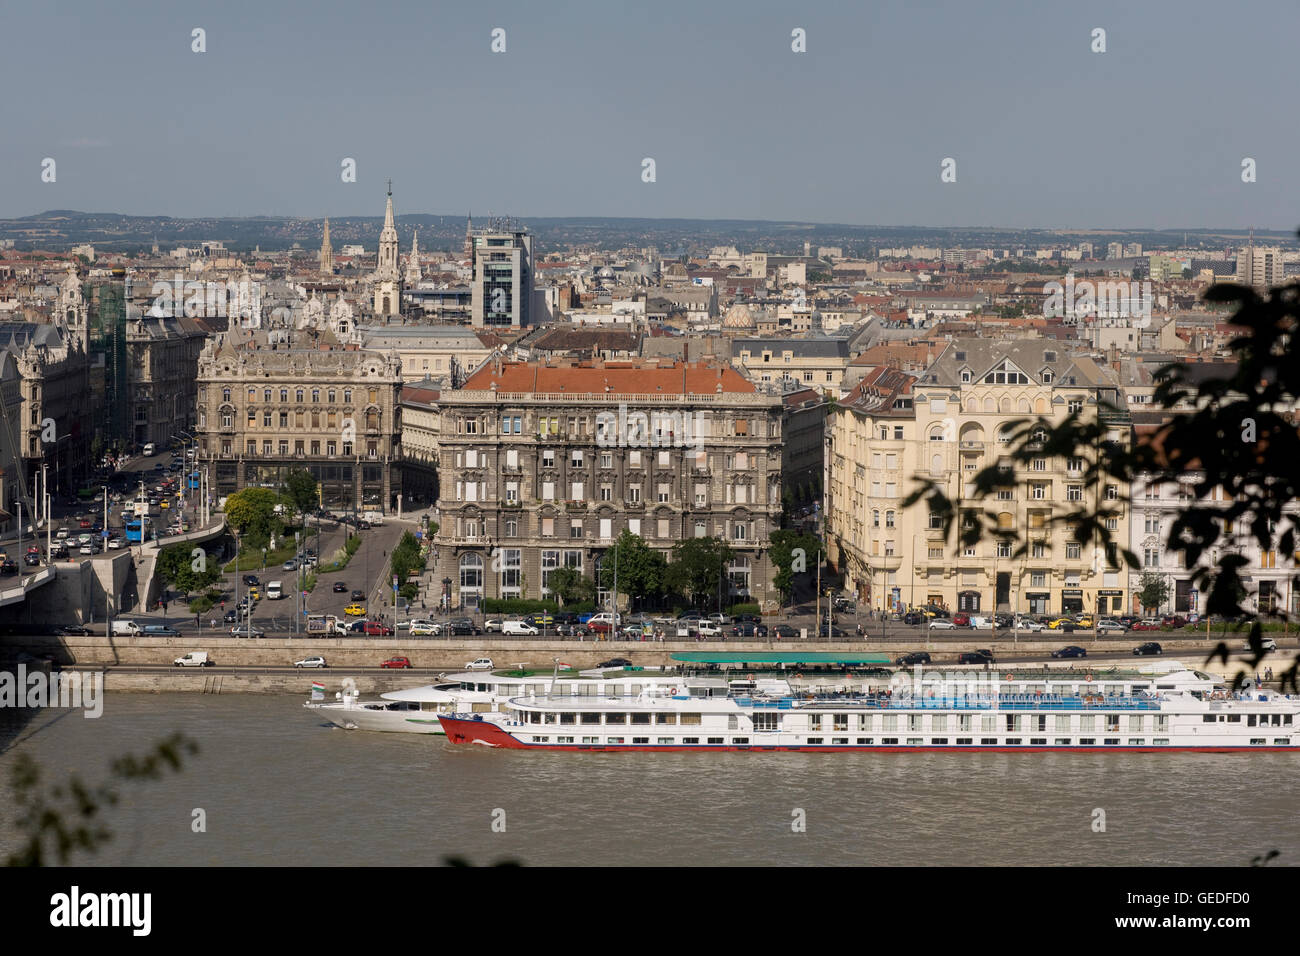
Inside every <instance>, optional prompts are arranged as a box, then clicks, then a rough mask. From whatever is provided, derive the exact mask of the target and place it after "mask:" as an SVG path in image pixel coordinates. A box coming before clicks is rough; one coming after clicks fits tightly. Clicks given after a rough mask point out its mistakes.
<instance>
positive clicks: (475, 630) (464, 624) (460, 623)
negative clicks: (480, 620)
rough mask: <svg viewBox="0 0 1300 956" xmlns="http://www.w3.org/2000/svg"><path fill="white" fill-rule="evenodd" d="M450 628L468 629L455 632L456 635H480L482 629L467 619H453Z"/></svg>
mask: <svg viewBox="0 0 1300 956" xmlns="http://www.w3.org/2000/svg"><path fill="white" fill-rule="evenodd" d="M450 623H451V626H452V627H456V628H469V630H468V631H455V632H454V633H456V634H462V633H464V634H482V633H483V631H482V629H481V628H480V627H479V626H478V625H477V624H475V623H474V622H473V621H471V620H470V619H469V618H467V617H453V618H452V619H451V622H450Z"/></svg>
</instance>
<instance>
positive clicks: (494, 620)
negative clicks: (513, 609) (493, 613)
mask: <svg viewBox="0 0 1300 956" xmlns="http://www.w3.org/2000/svg"><path fill="white" fill-rule="evenodd" d="M504 624H505V619H504V618H500V617H489V618H487V619H485V620H484V621H483V630H484V631H486V632H487V633H488V634H499V633H501V628H502V626H503V625H504Z"/></svg>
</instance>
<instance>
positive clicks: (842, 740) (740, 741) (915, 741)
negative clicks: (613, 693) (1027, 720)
mask: <svg viewBox="0 0 1300 956" xmlns="http://www.w3.org/2000/svg"><path fill="white" fill-rule="evenodd" d="M1121 739H1122V738H1120V737H1103V738H1102V741H1101V745H1102V746H1103V747H1118V746H1119V745H1120V742H1121ZM530 742H531V743H535V744H547V743H550V742H551V738H550V737H546V736H542V737H533V738H532V740H531V741H530ZM555 742H556V743H557V744H573V743H578V740H577V738H574V737H564V736H561V737H556V738H555ZM581 742H582V743H583V744H596V745H604V744H626V743H627V742H628V739H627V738H626V737H605V738H601V737H583V738H582V741H581ZM631 742H632V744H633V745H634V746H635V745H637V744H649V743H650V738H649V737H633V738H632V740H631ZM655 743H656V744H659V745H677V744H682V745H690V744H699V743H701V738H699V737H683V738H681V740H678V739H676V738H674V737H656V738H655ZM703 743H704V745H705V746H719V745H727V744H728V743H730V745H732V746H742V747H745V746H749V745H750V741H749V738H748V737H732V738H731V740H730V742H728V741H727V739H726V738H725V737H706V738H703ZM1290 743H1291V740H1290V738H1289V737H1274V738H1273V746H1275V747H1286V746H1289V745H1290ZM927 744H928V745H929V746H932V747H948V746H956V747H965V746H975V738H973V737H956V738H953V740H952V741H951V743H950V742H949V739H948V738H947V737H933V738H931V739H930V740H926V739H924V738H922V737H908V738H906V739H905V740H904V741H903V743H902V744H901V745H902V746H906V747H924V746H926V745H927ZM804 745H806V746H810V747H815V746H819V745H822V746H825V745H827V744H826V738H825V737H809V738H808V739H807V740H806V741H804ZM854 745H856V746H859V747H873V746H876V742H875V738H874V737H857V738H855V739H854V740H853V741H852V742H850V740H849V738H848V737H832V738H831V739H830V744H829V746H832V747H848V746H854ZM899 745H900V744H899V738H898V737H881V738H880V746H883V747H890V746H899ZM1047 745H1048V744H1047V738H1046V737H1030V738H1029V743H1028V746H1030V747H1046V746H1047ZM1151 745H1152V746H1154V747H1168V746H1169V738H1167V737H1156V738H1155V739H1153V740H1152V741H1151ZM1250 745H1251V746H1253V747H1265V746H1267V745H1268V740H1267V738H1265V737H1252V738H1251V741H1250ZM979 746H981V747H996V746H1002V747H1023V746H1026V744H1025V741H1024V738H1023V737H1007V738H1004V739H1003V740H1001V741H999V740H998V738H997V737H981V738H980V742H979ZM1052 746H1055V747H1076V746H1077V747H1095V746H1097V738H1095V737H1080V738H1078V739H1077V740H1074V739H1071V738H1069V737H1056V738H1054V739H1053V742H1052ZM1127 746H1129V747H1145V746H1147V742H1146V739H1145V738H1143V737H1130V738H1128V743H1127Z"/></svg>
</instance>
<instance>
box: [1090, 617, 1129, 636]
mask: <svg viewBox="0 0 1300 956" xmlns="http://www.w3.org/2000/svg"><path fill="white" fill-rule="evenodd" d="M1127 630H1128V628H1127V627H1125V626H1124V625H1123V624H1121V623H1120V622H1119V621H1110V620H1101V621H1098V622H1097V633H1098V634H1101V633H1103V632H1105V631H1117V632H1119V633H1120V634H1123V633H1124V632H1125V631H1127Z"/></svg>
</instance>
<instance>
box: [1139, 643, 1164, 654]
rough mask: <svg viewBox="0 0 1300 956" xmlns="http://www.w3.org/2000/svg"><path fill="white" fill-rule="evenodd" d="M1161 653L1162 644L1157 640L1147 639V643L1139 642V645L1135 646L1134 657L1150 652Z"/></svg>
mask: <svg viewBox="0 0 1300 956" xmlns="http://www.w3.org/2000/svg"><path fill="white" fill-rule="evenodd" d="M1159 653H1161V650H1160V645H1159V644H1157V643H1156V642H1155V641H1147V642H1146V643H1145V644H1139V645H1138V646H1137V647H1135V648H1133V656H1134V657H1146V656H1148V655H1150V654H1159Z"/></svg>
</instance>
